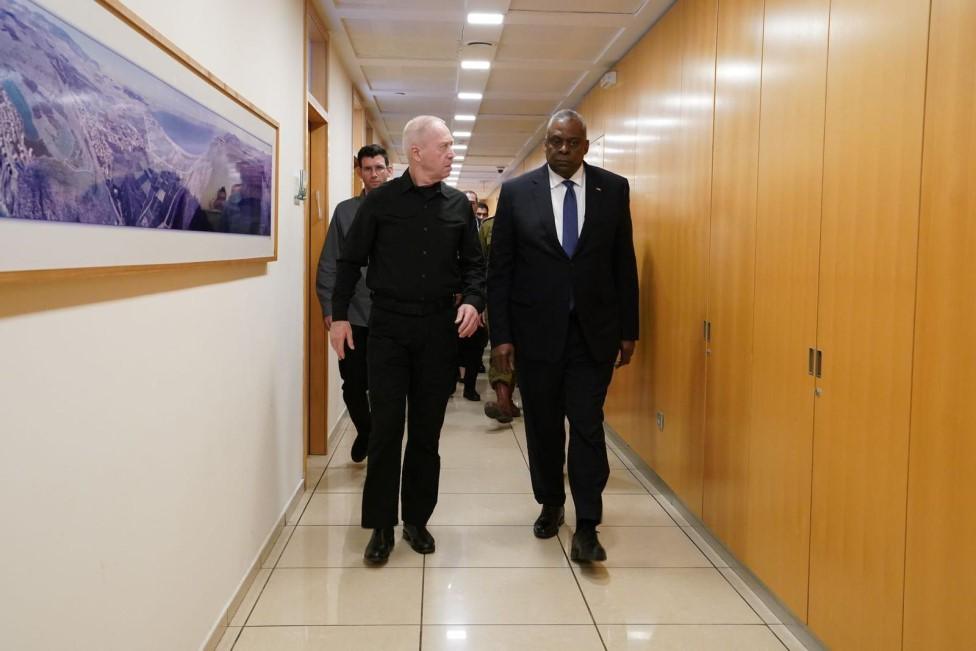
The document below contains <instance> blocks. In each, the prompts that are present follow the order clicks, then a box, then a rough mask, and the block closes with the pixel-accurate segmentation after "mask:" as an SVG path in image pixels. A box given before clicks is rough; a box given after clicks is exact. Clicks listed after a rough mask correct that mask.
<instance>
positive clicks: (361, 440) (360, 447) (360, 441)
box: [351, 434, 369, 463]
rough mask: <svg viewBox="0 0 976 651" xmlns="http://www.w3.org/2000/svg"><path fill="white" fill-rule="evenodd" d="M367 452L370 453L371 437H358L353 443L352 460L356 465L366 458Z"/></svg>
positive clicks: (366, 435)
mask: <svg viewBox="0 0 976 651" xmlns="http://www.w3.org/2000/svg"><path fill="white" fill-rule="evenodd" d="M367 452H369V435H368V434H359V435H357V436H356V440H355V441H353V442H352V455H351V456H352V460H353V461H355V462H356V463H359V462H361V461H362V460H363V459H365V458H366V453H367Z"/></svg>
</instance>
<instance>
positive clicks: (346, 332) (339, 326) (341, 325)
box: [329, 321, 356, 359]
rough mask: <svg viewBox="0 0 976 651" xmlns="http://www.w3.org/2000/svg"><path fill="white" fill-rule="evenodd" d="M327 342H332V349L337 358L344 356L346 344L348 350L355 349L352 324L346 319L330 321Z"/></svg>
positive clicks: (343, 357)
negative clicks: (330, 325)
mask: <svg viewBox="0 0 976 651" xmlns="http://www.w3.org/2000/svg"><path fill="white" fill-rule="evenodd" d="M329 343H330V344H332V350H334V351H336V355H338V356H339V359H345V358H346V346H347V345H348V346H349V350H356V346H355V344H354V342H353V340H352V326H351V325H350V324H349V322H348V321H333V322H332V327H331V328H329Z"/></svg>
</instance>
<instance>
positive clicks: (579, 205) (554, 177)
mask: <svg viewBox="0 0 976 651" xmlns="http://www.w3.org/2000/svg"><path fill="white" fill-rule="evenodd" d="M546 169H548V170H549V188H550V191H551V193H552V214H553V216H554V217H555V218H556V237H557V238H559V243H560V244H562V243H563V201H565V199H566V186H565V185H563V181H566V180H569V181H572V182H573V184H574V185H573V192H575V193H576V226H577V227H578V228H579V232H578V233H577V235H579V234H580V233H582V232H583V217H584V215H585V214H586V178H585V176H584V174H583V166H582V165H580V166H579V169H578V170H576V173H575V174H573V176H572V178H570V179H564V178H563V177H561V176H559V174H557V173H556V172H554V171H553V169H552V168H551V167H549V166H548V165H547V166H546Z"/></svg>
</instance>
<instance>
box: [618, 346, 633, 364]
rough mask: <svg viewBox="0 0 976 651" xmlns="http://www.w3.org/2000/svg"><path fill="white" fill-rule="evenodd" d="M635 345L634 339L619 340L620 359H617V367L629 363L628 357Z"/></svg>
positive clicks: (630, 355) (631, 355)
mask: <svg viewBox="0 0 976 651" xmlns="http://www.w3.org/2000/svg"><path fill="white" fill-rule="evenodd" d="M636 345H637V342H636V341H621V342H620V359H618V360H617V368H620V367H621V366H627V364H630V358H631V357H633V356H634V347H635V346H636Z"/></svg>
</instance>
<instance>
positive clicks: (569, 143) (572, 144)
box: [546, 136, 586, 151]
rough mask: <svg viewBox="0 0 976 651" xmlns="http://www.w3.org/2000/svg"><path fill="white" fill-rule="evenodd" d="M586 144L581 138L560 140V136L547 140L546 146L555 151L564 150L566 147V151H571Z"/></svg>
mask: <svg viewBox="0 0 976 651" xmlns="http://www.w3.org/2000/svg"><path fill="white" fill-rule="evenodd" d="M584 142H586V141H585V140H582V139H580V138H569V139H568V140H567V139H565V138H560V137H559V136H550V137H549V138H546V144H547V145H548V146H549V147H551V148H553V149H562V148H563V147H566V149H569V150H571V151H572V150H575V149H579V148H580V147H582V146H583V143H584Z"/></svg>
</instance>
